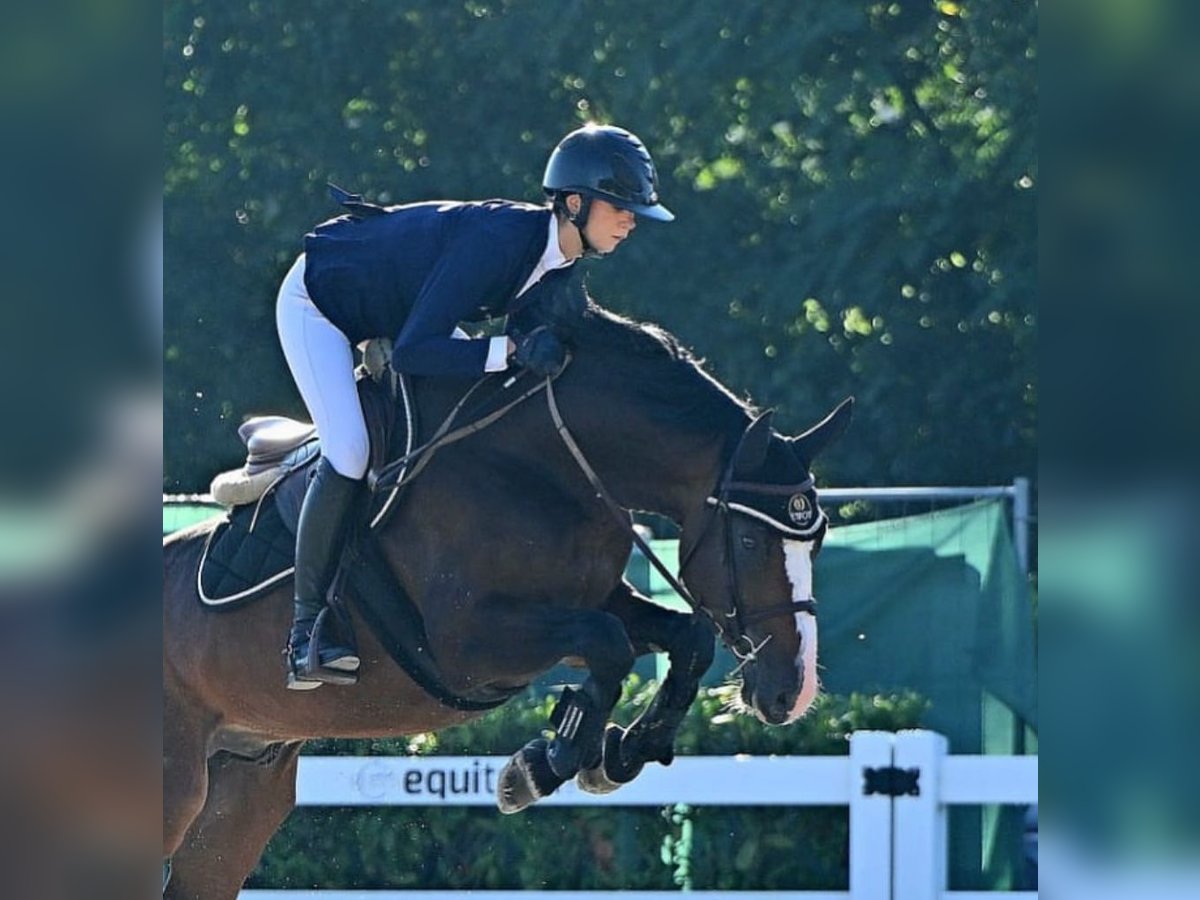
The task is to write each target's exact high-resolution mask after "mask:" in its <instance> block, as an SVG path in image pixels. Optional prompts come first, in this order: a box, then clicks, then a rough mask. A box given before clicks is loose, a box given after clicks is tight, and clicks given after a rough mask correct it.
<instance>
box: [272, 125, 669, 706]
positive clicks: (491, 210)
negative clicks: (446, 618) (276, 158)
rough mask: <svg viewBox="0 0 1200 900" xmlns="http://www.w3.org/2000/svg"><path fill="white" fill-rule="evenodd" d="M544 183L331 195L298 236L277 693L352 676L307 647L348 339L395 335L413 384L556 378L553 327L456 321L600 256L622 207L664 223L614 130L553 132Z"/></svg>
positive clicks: (330, 559)
mask: <svg viewBox="0 0 1200 900" xmlns="http://www.w3.org/2000/svg"><path fill="white" fill-rule="evenodd" d="M542 187H543V188H544V190H545V191H546V194H547V197H548V198H549V202H548V203H547V204H546V205H544V206H535V205H531V204H525V203H516V202H513V201H508V200H487V201H482V202H471V203H460V202H450V201H434V202H427V203H413V204H409V205H403V206H390V207H386V208H384V207H379V206H375V205H374V204H370V203H364V202H362V201H361V200H360V199H359V198H358V197H353V196H350V195H344V196H343V197H342V198H341V200H342V203H343V205H344V206H346V208H347V209H348V210H349V213H348V214H346V215H342V216H339V217H337V218H335V219H331V220H329V221H328V222H324V223H322V224H320V225H318V226H317V227H316V228H314V229H313V230H312V232H310V233H309V234H307V235H305V238H304V252H303V253H302V254H301V255H300V256H299V258H298V259H297V260H296V262H295V264H294V265H293V266H292V268H291V271H289V272H288V274H287V276H286V277H285V278H284V280H283V284H282V286H281V287H280V289H279V299H278V304H277V308H276V321H277V324H278V328H279V339H280V342H281V343H282V345H283V352H284V356H285V357H286V358H287V362H288V367H289V368H290V369H291V371H292V376H293V377H294V379H295V381H296V386H297V387H298V388H299V389H300V395H301V397H302V398H303V399H304V403H305V405H306V406H307V407H308V411H309V413H310V415H311V416H312V420H313V423H314V424H315V425H316V426H317V432H318V434H320V436H321V453H322V458H321V460H320V462H319V464H318V467H317V471H316V475H315V477H314V478H313V480H312V483H311V484H310V485H309V488H308V492H307V494H306V495H305V498H304V504H303V506H302V508H301V512H300V523H299V527H298V529H297V534H296V571H295V603H294V609H293V621H292V629H291V635H290V637H289V639H288V645H287V649H286V651H285V653H286V656H287V660H288V679H287V686H288V687H289V688H291V689H293V690H307V689H310V688H315V687H319V686H320V685H321V684H322V683H326V682H327V683H335V684H351V683H353V682H354V681H355V680H356V678H357V670H358V666H359V659H358V657H357V656H356V655H355V653H354V651H353V650H351V649H350V648H348V647H345V646H338V642H337V640H336V639H334V638H333V636H332V634H331V632H330V631H329V630H328V629H324V628H322V629H321V630H320V631H319V632H318V640H317V641H316V642H315V643H316V644H318V645H319V646H315V647H314V646H311V645H312V644H313V643H314V642H313V641H312V636H313V628H314V624H315V622H316V620H317V617H318V615H319V614H320V613H321V611H322V610H323V609H324V608H325V605H326V594H327V592H328V591H329V588H330V584H331V582H332V580H333V577H334V575H335V574H336V571H337V566H338V561H339V559H340V557H341V552H342V547H343V544H344V542H345V539H346V535H347V530H348V524H349V521H348V520H349V519H350V511H351V509H352V508H353V507H354V506H355V505H356V504H355V501H356V498H358V497H359V496H360V495H361V493H360V488H361V486H362V484H363V478H364V476H365V474H366V470H367V462H368V450H369V448H368V439H367V429H366V425H365V423H364V421H363V413H362V408H361V404H360V403H359V400H358V393H357V390H356V388H355V383H354V356H353V346H354V345H356V344H359V343H360V342H362V341H365V340H367V339H369V338H375V337H390V338H394V349H393V353H392V368H393V369H394V370H395V371H397V372H402V373H403V372H407V373H409V374H413V375H433V376H438V375H442V376H468V377H470V376H481V375H483V374H484V373H485V372H498V371H503V370H505V369H507V368H509V367H510V366H517V367H520V368H524V369H527V370H529V371H530V372H532V373H534V374H536V375H539V376H544V375H547V374H554V373H556V372H557V371H558V370H559V369H560V368H561V366H562V362H563V355H564V351H563V347H562V345H561V343H559V341H558V338H557V337H555V335H554V334H553V332H551V331H549V330H545V329H542V330H535V331H533V332H531V333H530V334H529V335H526V336H517V337H516V340H514V338H513V337H508V336H503V335H502V336H499V337H493V338H477V339H467V340H462V339H461V335H462V333H461V332H458V335H457V336H456V335H455V332H456V330H457V326H458V323H459V322H461V321H476V320H479V319H481V318H484V317H493V316H502V315H505V314H507V313H508V312H510V311H511V310H512V307H513V305H514V301H516V299H517V298H518V297H520V296H521V295H522V294H524V293H525V292H526V291H527V290H529V288H530V287H532V286H533V285H534V284H536V283H537V282H538V281H540V280H541V279H542V278H543V277H544V276H545V275H546V274H547V273H549V272H551V271H553V270H555V269H562V268H565V267H567V266H570V265H572V264H574V263H575V261H576V260H578V259H579V258H580V257H581V256H606V255H608V254H609V253H611V252H612V251H613V250H614V249H616V247H617V245H618V244H620V243H621V242H622V241H623V240H625V239H626V238H627V237H629V234H630V233H631V232H632V231H633V229H634V227H635V222H634V215H635V214H637V215H641V216H645V217H647V218H650V219H657V220H659V221H670V220H671V219H673V218H674V216H673V215H672V214H671V213H670V212H669V211H668V210H667V209H666V208H665V207H663V206H662V205H661V204H660V203H659V202H658V193H657V187H658V179H657V175H656V173H655V169H654V162H653V160H652V159H651V158H650V154H649V152H647V150H646V148H645V146H644V145H643V144H642V142H641V141H640V140H639V139H638V138H637V137H636V136H635V135H633V134H631V133H630V132H628V131H626V130H624V129H623V128H616V127H614V126H611V125H594V124H589V125H586V126H584V127H582V128H579V129H576V130H575V131H572V132H571V133H570V134H568V135H567V136H566V137H564V138H563V139H562V140H561V141H560V142H559V144H558V146H557V147H555V148H554V151H553V152H552V153H551V155H550V159H549V161H548V163H547V164H546V172H545V175H544V177H543V179H542ZM314 653H315V656H314Z"/></svg>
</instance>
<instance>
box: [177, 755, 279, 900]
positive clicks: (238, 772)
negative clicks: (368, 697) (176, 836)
mask: <svg viewBox="0 0 1200 900" xmlns="http://www.w3.org/2000/svg"><path fill="white" fill-rule="evenodd" d="M300 747H301V744H300V743H299V742H297V743H292V744H280V745H275V746H273V747H271V748H269V750H268V751H267V754H266V755H264V757H263V758H262V759H260V760H248V759H244V758H242V757H238V756H234V755H232V754H230V753H225V752H222V753H218V754H217V755H216V756H214V757H213V758H212V759H211V760H210V761H209V764H208V775H209V789H208V800H207V802H206V803H205V805H204V809H203V811H202V812H201V813H200V816H199V817H198V818H197V819H196V822H195V823H194V824H193V825H192V828H191V829H190V830H189V831H188V834H187V838H186V840H185V841H184V843H183V846H182V847H181V848H180V849H179V851H178V852H177V853H176V854H175V857H174V859H173V860H172V871H171V879H170V882H169V883H168V884H167V887H166V890H165V892H164V894H163V896H164V897H166V898H174V900H234V898H236V897H237V895H238V892H239V891H240V890H241V887H242V883H243V882H244V881H245V880H246V877H247V876H248V875H249V874H250V873H251V872H252V871H253V870H254V867H255V865H257V863H258V860H259V857H260V856H262V852H263V849H264V848H265V847H266V846H267V842H268V841H269V840H270V839H271V835H273V834H274V833H275V831H276V830H277V829H278V828H279V826H280V825H281V824H282V823H283V820H284V819H286V818H287V816H288V813H290V812H291V811H292V809H293V808H294V807H295V804H296V766H297V760H298V759H299V755H300Z"/></svg>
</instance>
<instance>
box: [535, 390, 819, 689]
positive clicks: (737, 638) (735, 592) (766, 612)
mask: <svg viewBox="0 0 1200 900" xmlns="http://www.w3.org/2000/svg"><path fill="white" fill-rule="evenodd" d="M545 388H546V404H547V406H548V407H549V408H550V417H551V419H553V421H554V428H555V430H556V431H557V432H558V435H559V437H560V438H561V439H562V442H563V444H564V445H566V448H567V450H568V451H569V452H570V454H571V456H572V458H573V459H574V460H575V463H576V464H577V465H578V466H579V468H580V470H581V471H582V472H583V474H584V476H585V477H586V478H587V480H588V483H589V484H590V485H591V486H592V489H593V490H594V491H595V492H596V496H597V497H598V498H599V499H600V500H602V501H603V502H604V504H605V506H607V507H608V510H609V512H611V513H612V515H613V518H614V519H615V520H616V521H617V524H619V525H620V526H621V528H622V529H623V530H624V531H625V533H626V534H628V535H629V536H630V537H631V538H632V539H633V542H634V544H636V545H637V547H638V549H639V550H641V551H642V554H643V555H644V556H645V557H646V559H647V560H648V561H649V562H650V564H651V565H652V566H654V568H655V569H656V570H657V571H658V573H659V574H660V575H662V577H663V578H664V579H666V582H667V584H669V585H670V586H671V588H672V590H674V591H675V592H676V593H677V594H679V596H680V597H682V598H683V600H684V601H685V602H686V603H687V605H688V606H690V607H691V608H692V611H693V612H698V613H703V614H704V615H705V616H707V617H708V619H709V621H710V622H711V623H712V625H713V628H714V629H715V630H716V632H717V634H718V635H720V637H721V640H722V641H723V642H724V643H725V645H726V646H727V647H729V649H730V651H731V652H732V653H733V655H734V656H736V657H737V658H738V659H739V660H740V664H739V665H738V667H737V669H735V670H734V674H736V673H737V672H738V671H740V670H741V669H742V667H744V666H745V665H746V664H747V663H749V662H751V661H753V660H754V659H755V657H756V656H757V654H758V651H759V650H761V649H762V648H763V647H764V646H765V645H766V644H767V641H769V640H770V635H768V636H767V638H766V639H764V640H763V641H762V642H761V643H759V644H757V645H756V644H755V643H754V641H753V640H752V639H751V638H750V637H749V636H748V635H747V634H746V627H747V626H749V625H752V624H755V623H757V622H763V621H766V620H767V619H771V618H774V617H775V616H778V615H782V614H784V613H787V614H789V615H794V614H795V613H796V612H807V613H810V614H811V615H813V616H815V615H816V614H817V606H816V601H815V600H813V599H811V598H810V599H806V600H789V601H787V602H786V603H780V604H776V605H774V606H770V607H767V608H766V609H760V610H756V611H755V612H754V613H753V614H751V615H748V616H744V615H743V614H742V611H741V607H742V603H741V599H742V597H741V590H740V579H739V578H738V576H737V555H736V553H734V547H733V531H732V529H731V528H730V527H729V514H730V513H733V512H737V510H734V509H731V508H730V506H729V504H728V503H727V502H726V499H725V498H726V497H727V495H728V493H729V491H730V490H731V489H733V488H734V487H736V488H737V489H739V490H742V491H750V492H759V493H776V492H778V491H780V490H781V489H786V490H787V491H788V493H796V492H798V491H806V490H808V489H809V488H811V487H812V484H813V479H812V476H809V477H808V478H807V479H806V480H805V481H804V482H803V483H801V484H800V485H792V486H787V487H786V488H783V487H782V486H780V485H760V484H756V483H747V482H740V481H733V480H732V475H733V468H734V464H735V463H736V461H737V458H738V454H739V452H740V451H741V448H742V443H743V442H744V441H745V439H746V434H747V433H749V429H747V430H746V431H745V432H743V433H742V437H741V439H740V440H739V441H738V446H737V448H736V449H735V450H734V453H733V455H732V456H731V457H730V459H729V462H728V463H727V465H726V468H725V472H724V473H723V475H722V477H721V482H720V485H719V486H718V489H717V496H716V497H712V496H710V497H709V498H708V506H709V512H708V516H707V518H706V520H705V523H704V527H703V528H702V529H701V531H700V535H699V537H698V538H697V539H696V541H695V542H694V543H693V544H692V547H691V549H690V550H689V551H688V553H687V554H686V555H685V556H684V558H683V559H682V560H681V561H680V565H679V571H680V573H681V574H682V572H683V571H684V569H686V568H687V565H688V563H689V562H690V561H691V559H692V556H693V554H694V553H695V551H696V548H697V547H699V546H700V544H701V542H702V539H703V537H704V535H705V534H706V533H707V532H708V529H709V528H710V527H711V525H712V522H713V520H714V519H715V518H717V513H718V512H719V513H721V514H722V515H721V516H720V518H721V520H722V522H723V523H724V526H725V547H726V550H725V552H726V557H727V558H728V560H729V563H728V566H727V567H726V570H725V571H726V577H727V579H728V587H729V588H730V591H729V596H730V598H731V603H732V607H733V608H732V610H731V611H730V612H728V613H725V615H724V617H725V618H726V619H732V620H733V621H734V631H733V633H732V635H731V632H730V630H729V628H728V627H727V626H726V625H725V624H724V623H723V622H721V620H720V619H719V618H718V617H717V616H716V615H715V614H714V613H712V612H711V611H710V610H709V609H708V608H707V607H706V606H704V605H703V604H702V603H701V602H700V601H699V600H697V599H696V598H695V597H694V596H693V595H692V592H691V591H689V590H688V588H687V586H686V585H684V583H683V582H682V580H680V578H677V577H676V576H675V575H673V574H671V571H670V570H669V569H668V568H667V567H666V565H665V564H664V563H663V561H662V560H661V559H660V558H659V556H658V554H657V553H655V552H654V550H653V549H652V548H651V547H650V544H649V543H648V542H647V541H646V540H645V539H644V538H643V537H642V536H641V535H640V534H638V531H637V529H636V528H634V527H633V523H632V521H631V520H630V517H629V512H628V510H626V509H625V508H624V507H622V506H621V505H620V504H619V503H617V501H616V500H614V499H613V497H612V495H611V494H610V493H609V492H608V489H607V488H606V487H605V486H604V483H603V482H602V481H601V480H600V476H599V475H597V474H596V471H595V469H593V468H592V466H591V464H590V463H589V462H588V460H587V457H586V456H585V455H584V453H583V451H582V450H581V449H580V447H579V444H578V443H577V442H576V440H575V437H574V435H572V434H571V430H570V429H569V428H568V427H567V423H566V422H565V421H564V419H563V417H562V413H561V412H560V410H559V408H558V400H557V398H556V397H555V394H554V385H553V384H552V383H551V381H550V379H547V380H546V381H545ZM742 642H744V643H745V645H746V649H744V650H743V649H741V648H740V647H739V646H738V645H739V644H741V643H742Z"/></svg>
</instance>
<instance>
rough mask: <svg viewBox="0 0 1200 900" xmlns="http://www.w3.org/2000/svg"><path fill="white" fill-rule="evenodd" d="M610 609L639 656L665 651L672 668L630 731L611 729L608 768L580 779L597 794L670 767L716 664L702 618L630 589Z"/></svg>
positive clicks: (615, 594)
mask: <svg viewBox="0 0 1200 900" xmlns="http://www.w3.org/2000/svg"><path fill="white" fill-rule="evenodd" d="M608 609H609V611H610V612H612V613H613V614H614V615H616V616H618V617H620V618H621V620H622V621H623V622H624V623H625V628H626V630H627V631H628V632H629V635H630V637H631V639H632V640H633V642H634V648H635V650H636V651H637V652H638V653H639V654H640V653H643V652H648V651H651V650H665V651H666V653H667V658H668V660H669V661H670V663H671V668H670V670H669V671H668V673H667V677H666V678H665V679H664V680H663V683H662V686H661V687H660V688H659V690H658V693H657V694H655V695H654V700H653V701H652V702H651V703H650V706H649V707H647V708H646V710H645V711H643V712H642V714H641V715H640V716H638V717H637V719H635V720H634V722H633V724H632V725H630V726H629V728H628V729H626V730H622V729H621V728H620V727H619V726H617V725H610V726H609V730H608V732H607V734H606V735H605V739H604V761H603V764H602V765H598V766H595V767H593V768H588V769H586V770H585V771H583V772H580V773H579V779H578V782H579V786H580V787H581V788H583V789H584V790H585V791H590V792H591V793H596V794H603V793H608V792H609V791H613V790H615V789H616V788H618V787H620V786H621V785H622V784H626V783H628V782H629V781H632V780H633V778H634V777H635V776H636V775H637V774H638V773H639V772H640V771H641V770H642V766H644V765H645V764H646V763H647V762H660V763H662V764H663V765H670V763H671V761H672V760H673V759H674V758H675V735H676V733H677V732H678V731H679V726H680V724H681V723H682V722H683V718H684V716H685V715H687V711H688V709H689V707H691V705H692V702H693V701H694V700H695V699H696V693H697V692H698V690H699V687H700V678H701V677H702V676H703V675H704V673H705V672H706V671H708V667H709V666H710V665H712V660H713V634H712V629H711V628H710V627H709V625H708V623H707V622H705V621H704V620H703V619H701V617H700V616H697V615H688V614H685V613H676V612H671V611H670V610H667V609H664V608H662V607H661V606H658V605H657V604H655V603H653V602H651V601H650V600H648V599H647V598H645V597H643V596H641V595H640V594H638V593H637V592H636V591H635V590H634V589H633V587H632V586H631V585H629V584H628V583H624V584H623V585H622V586H621V587H620V588H618V589H617V591H614V592H613V595H612V596H611V597H610V598H609V606H608Z"/></svg>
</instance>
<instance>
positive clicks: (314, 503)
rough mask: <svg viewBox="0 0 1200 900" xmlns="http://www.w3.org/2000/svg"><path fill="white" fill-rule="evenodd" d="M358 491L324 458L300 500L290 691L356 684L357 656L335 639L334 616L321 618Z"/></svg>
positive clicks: (358, 483)
mask: <svg viewBox="0 0 1200 900" xmlns="http://www.w3.org/2000/svg"><path fill="white" fill-rule="evenodd" d="M362 486H363V482H361V481H355V480H354V479H352V478H347V477H345V476H344V475H340V474H338V472H337V471H336V470H335V469H334V468H333V466H332V465H330V463H329V461H328V460H326V459H322V460H320V461H319V462H318V463H317V473H316V475H315V476H314V477H313V480H312V483H311V484H310V485H309V486H308V491H307V493H306V494H305V495H304V504H303V505H302V506H301V507H300V522H299V525H298V526H297V527H296V574H295V579H296V597H295V605H294V607H293V611H292V633H291V636H290V638H289V639H288V648H287V657H288V660H287V661H288V678H287V686H288V688H290V689H291V690H298V691H304V690H310V689H311V688H315V687H320V686H321V684H322V683H328V684H354V683H355V682H356V681H357V680H358V674H357V671H358V665H359V660H358V655H357V653H356V652H355V650H354V649H353V648H352V647H349V646H346V645H345V644H343V643H342V642H341V641H340V640H339V638H338V636H337V630H338V629H337V628H336V626H334V624H333V623H332V622H331V621H330V620H331V618H332V617H331V616H330V615H329V614H328V613H326V614H325V615H324V616H322V615H321V613H322V611H323V610H325V609H326V599H325V598H326V594H327V593H328V592H329V588H330V585H331V584H332V583H333V578H334V576H335V575H336V574H337V568H338V562H339V561H340V559H341V555H342V548H343V547H344V545H345V543H346V537H347V535H348V533H349V525H350V514H351V511H352V510H353V509H354V507H355V506H356V501H357V500H358V498H359V497H360V496H361V488H362ZM319 616H320V619H321V623H320V625H318V617H319ZM314 626H317V640H316V642H315V644H314V642H313V640H312V637H313V630H314ZM327 626H328V627H327ZM310 657H311V658H310Z"/></svg>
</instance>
